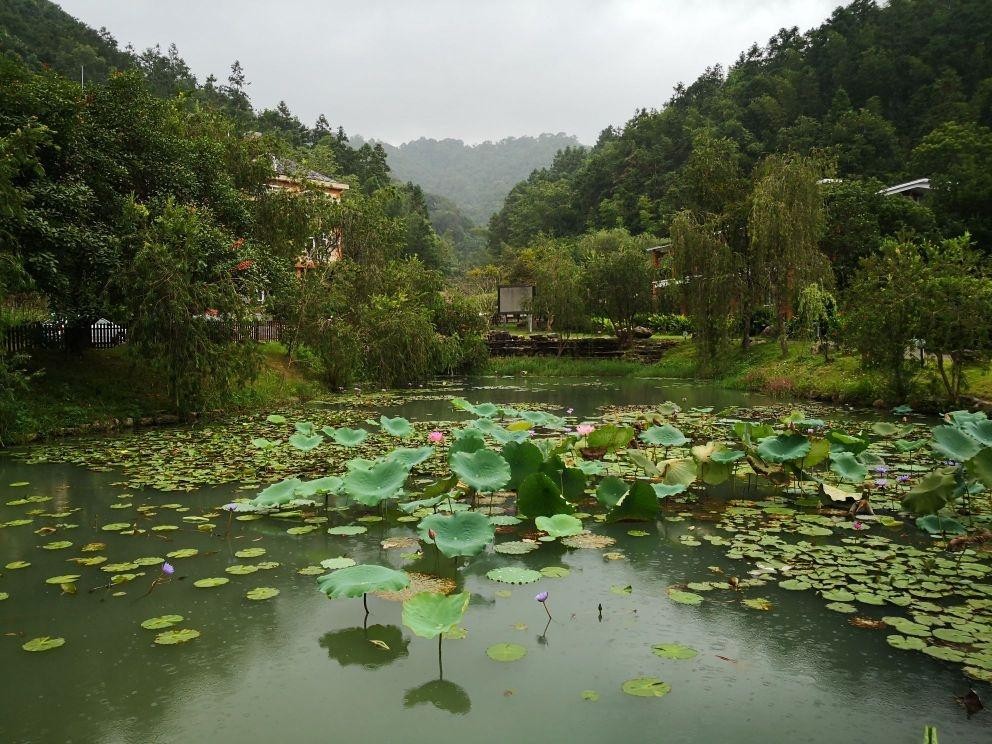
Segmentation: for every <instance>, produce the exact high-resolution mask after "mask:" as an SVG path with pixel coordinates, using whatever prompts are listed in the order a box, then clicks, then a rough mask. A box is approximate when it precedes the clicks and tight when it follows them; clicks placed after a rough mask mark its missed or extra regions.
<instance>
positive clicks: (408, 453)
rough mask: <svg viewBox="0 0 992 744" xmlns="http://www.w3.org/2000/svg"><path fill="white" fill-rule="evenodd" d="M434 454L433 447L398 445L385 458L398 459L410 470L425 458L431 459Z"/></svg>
mask: <svg viewBox="0 0 992 744" xmlns="http://www.w3.org/2000/svg"><path fill="white" fill-rule="evenodd" d="M433 454H434V448H433V447H427V446H424V447H397V448H396V449H394V450H393V451H392V452H390V453H389V454H388V455H386V456H385V458H383V459H385V460H396V461H397V462H399V463H400V464H401V465H403V467H405V468H406V469H407V470H410V469H411V468H413V467H415V466H417V465H419V464H420V463H422V462H424V461H425V460H428V459H430V456H431V455H433Z"/></svg>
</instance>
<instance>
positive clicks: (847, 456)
mask: <svg viewBox="0 0 992 744" xmlns="http://www.w3.org/2000/svg"><path fill="white" fill-rule="evenodd" d="M830 470H831V471H833V473H834V474H835V475H836V476H837V477H838V478H839V479H840V480H842V481H848V482H850V483H862V482H863V481H864V479H865V478H867V477H868V468H866V467H865V466H864V465H862V464H861V463H860V462H859V461H858V458H857V457H855V456H854V454H853V453H852V452H833V453H831V455H830Z"/></svg>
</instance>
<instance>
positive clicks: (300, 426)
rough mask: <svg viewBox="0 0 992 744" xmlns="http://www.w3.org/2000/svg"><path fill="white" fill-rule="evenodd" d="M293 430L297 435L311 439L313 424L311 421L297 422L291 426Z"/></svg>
mask: <svg viewBox="0 0 992 744" xmlns="http://www.w3.org/2000/svg"><path fill="white" fill-rule="evenodd" d="M293 428H294V429H296V433H297V434H302V435H303V436H305V437H312V436H313V434H314V430H313V423H312V422H311V421H297V422H296V423H295V424H293Z"/></svg>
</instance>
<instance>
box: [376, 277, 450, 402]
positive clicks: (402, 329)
mask: <svg viewBox="0 0 992 744" xmlns="http://www.w3.org/2000/svg"><path fill="white" fill-rule="evenodd" d="M361 331H362V346H363V349H364V352H365V359H364V367H365V377H367V378H368V379H370V380H373V381H375V382H378V383H380V384H382V385H386V386H390V387H395V386H398V385H403V384H406V383H410V382H414V381H416V380H423V379H426V378H427V377H429V376H430V375H431V374H432V373H433V372H434V370H435V364H436V363H437V361H438V357H439V356H440V355H441V351H440V349H439V345H438V336H437V333H436V332H435V330H434V325H433V324H432V323H431V319H430V317H429V315H428V312H427V309H426V308H424V307H420V306H416V305H413V304H411V303H408V302H405V301H404V300H403V299H402V298H399V299H394V298H392V297H381V296H380V297H375V298H373V300H372V302H371V303H370V305H369V306H368V307H367V308H366V309H365V315H364V317H363V318H362V327H361Z"/></svg>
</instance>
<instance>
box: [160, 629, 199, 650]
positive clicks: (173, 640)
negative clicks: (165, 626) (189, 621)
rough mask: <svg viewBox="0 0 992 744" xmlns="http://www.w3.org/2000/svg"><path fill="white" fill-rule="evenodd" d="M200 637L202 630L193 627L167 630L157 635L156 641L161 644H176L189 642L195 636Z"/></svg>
mask: <svg viewBox="0 0 992 744" xmlns="http://www.w3.org/2000/svg"><path fill="white" fill-rule="evenodd" d="M199 637H200V631H198V630H193V629H192V628H183V629H182V630H166V631H164V632H162V633H159V634H158V635H157V636H155V643H157V644H159V645H160V646H175V645H177V644H180V643H188V642H189V641H192V640H193V639H194V638H199Z"/></svg>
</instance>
